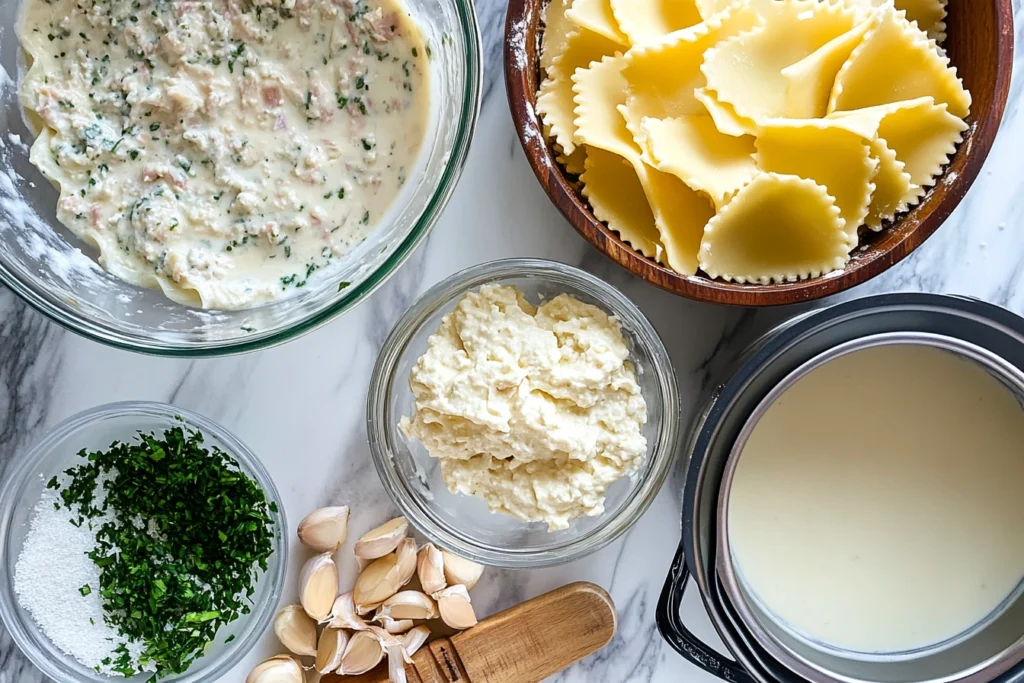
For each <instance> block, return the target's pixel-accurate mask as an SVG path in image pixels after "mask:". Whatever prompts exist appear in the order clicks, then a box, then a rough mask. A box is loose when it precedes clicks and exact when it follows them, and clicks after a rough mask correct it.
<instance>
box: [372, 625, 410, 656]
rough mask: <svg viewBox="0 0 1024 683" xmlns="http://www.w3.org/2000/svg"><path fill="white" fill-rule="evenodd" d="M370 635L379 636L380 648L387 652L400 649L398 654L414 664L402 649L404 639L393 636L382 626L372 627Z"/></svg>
mask: <svg viewBox="0 0 1024 683" xmlns="http://www.w3.org/2000/svg"><path fill="white" fill-rule="evenodd" d="M369 631H370V633H372V634H373V635H375V636H377V640H379V641H380V646H381V647H383V648H384V651H385V652H388V651H389V650H392V649H395V648H397V649H398V652H400V653H401V654H402V658H403V659H404V660H405V661H407V662H409V663H410V664H412V659H410V658H409V657H408V656H406V655H405V650H404V649H403V648H402V639H401V638H399V637H398V636H395V635H392V634H390V633H388V632H387V631H385V630H384V629H382V628H381V627H380V626H371V627H370V628H369Z"/></svg>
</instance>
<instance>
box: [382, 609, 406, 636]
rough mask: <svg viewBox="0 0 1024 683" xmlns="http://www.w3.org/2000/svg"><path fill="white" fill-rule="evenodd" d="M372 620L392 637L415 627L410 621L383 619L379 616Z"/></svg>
mask: <svg viewBox="0 0 1024 683" xmlns="http://www.w3.org/2000/svg"><path fill="white" fill-rule="evenodd" d="M373 620H374V621H376V622H377V623H379V624H380V625H381V628H383V629H384V630H385V631H387V632H388V633H390V634H391V635H393V636H397V635H401V634H403V633H405V632H406V631H408V630H409V629H411V628H412V627H413V626H415V624H414V623H413V620H412V619H392V618H391V617H385V616H381V615H379V614H378V615H377V616H375V617H374V618H373Z"/></svg>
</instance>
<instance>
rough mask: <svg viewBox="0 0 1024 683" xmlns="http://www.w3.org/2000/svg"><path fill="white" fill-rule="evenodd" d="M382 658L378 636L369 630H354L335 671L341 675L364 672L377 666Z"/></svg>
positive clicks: (353, 674)
mask: <svg viewBox="0 0 1024 683" xmlns="http://www.w3.org/2000/svg"><path fill="white" fill-rule="evenodd" d="M382 659H384V646H383V645H381V643H380V640H379V639H378V637H377V636H376V635H374V634H373V633H371V632H370V631H369V630H366V631H356V632H355V633H354V634H352V637H351V638H349V640H348V644H347V645H346V646H345V652H344V654H342V656H341V665H340V666H339V667H338V669H337V672H338V673H339V674H341V675H342V676H355V675H358V674H364V673H366V672H367V671H369V670H370V669H372V668H373V667H375V666H377V664H379V663H380V660H382Z"/></svg>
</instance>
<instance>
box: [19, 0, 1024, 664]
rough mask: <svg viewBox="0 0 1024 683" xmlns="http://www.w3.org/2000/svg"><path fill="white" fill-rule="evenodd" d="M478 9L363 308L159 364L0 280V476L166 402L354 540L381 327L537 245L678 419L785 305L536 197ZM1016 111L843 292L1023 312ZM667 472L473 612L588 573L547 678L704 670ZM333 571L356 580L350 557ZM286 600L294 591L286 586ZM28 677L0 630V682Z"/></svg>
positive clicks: (366, 473) (491, 1)
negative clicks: (704, 274)
mask: <svg viewBox="0 0 1024 683" xmlns="http://www.w3.org/2000/svg"><path fill="white" fill-rule="evenodd" d="M954 1H967V0H954ZM1021 2H1022V0H1013V4H1014V9H1015V10H1016V11H1017V14H1016V16H1017V35H1018V57H1017V60H1018V61H1017V63H1016V64H1015V67H1017V68H1015V76H1019V75H1020V74H1019V67H1020V65H1021V61H1020V60H1021V59H1024V47H1022V46H1021V45H1020V42H1019V38H1020V35H1021V29H1022V28H1024V26H1022V24H1024V19H1022V16H1021V14H1020V12H1019V10H1020V5H1021ZM478 12H479V15H480V17H479V18H480V24H481V28H482V31H483V34H484V35H483V37H484V56H485V61H486V74H485V81H486V82H485V99H484V103H483V111H482V114H481V118H480V122H479V126H478V128H477V134H476V139H475V142H474V143H473V147H472V151H471V153H470V156H469V162H468V166H467V168H466V170H465V173H464V174H463V178H462V181H461V183H460V185H459V187H458V189H457V190H456V192H455V195H454V197H453V199H452V201H451V204H450V205H449V206H448V208H447V210H446V212H445V214H444V216H443V217H442V219H441V221H440V222H439V223H438V225H437V226H436V228H435V229H434V231H433V233H432V234H431V235H430V238H429V240H428V241H427V242H426V243H425V244H423V245H422V246H420V247H419V249H418V250H417V251H416V253H415V254H413V256H412V257H411V258H410V259H409V261H408V262H407V263H406V264H405V265H404V266H403V267H402V268H401V269H400V270H399V271H398V273H397V274H395V275H394V277H392V278H391V280H390V281H388V283H387V284H386V285H385V286H383V287H382V288H381V289H380V290H379V291H377V292H376V293H375V294H374V295H373V296H372V297H371V299H370V300H369V301H368V302H366V303H364V304H362V305H360V306H359V307H358V308H356V309H355V310H353V311H352V312H350V313H348V314H347V315H345V316H344V317H343V318H340V319H337V320H334V321H333V322H331V323H330V324H328V325H326V326H324V327H322V328H321V329H319V330H317V331H315V332H313V333H312V334H309V335H307V336H305V337H302V338H300V339H297V340H295V341H292V342H290V343H288V344H286V345H284V346H281V347H278V348H274V349H270V350H266V351H262V352H258V353H253V354H249V355H244V356H238V357H230V358H223V359H215V360H196V361H188V360H167V359H159V358H150V357H145V356H141V355H134V354H131V353H128V352H124V351H117V350H114V349H110V348H107V347H104V346H101V345H99V344H96V343H93V342H89V341H86V340H84V339H81V338H79V337H77V336H75V335H73V334H71V333H69V332H66V331H64V330H63V329H61V328H60V327H58V326H57V325H55V324H52V323H50V322H48V321H47V320H46V319H45V318H43V317H42V316H41V315H39V314H37V313H35V312H33V311H32V310H30V309H28V308H27V307H26V306H25V305H23V304H22V303H20V302H19V301H18V300H17V299H16V298H15V297H14V296H13V295H12V294H11V293H10V292H8V291H6V290H3V289H0V476H2V473H3V471H4V470H5V468H6V465H8V464H9V463H10V461H11V460H12V459H14V458H17V457H18V455H19V454H21V453H22V452H24V450H25V449H26V447H27V446H29V445H30V444H32V443H33V442H34V441H35V440H36V439H37V438H38V437H39V435H40V434H41V433H42V431H43V430H44V429H45V428H46V427H48V426H50V425H53V424H54V423H56V422H58V421H60V420H63V419H64V418H66V417H68V416H70V415H72V414H73V413H76V412H78V411H80V410H84V409H86V408H89V407H92V406H95V405H98V404H101V403H106V402H109V401H118V400H127V399H151V400H159V401H168V402H171V403H174V404H177V405H179V406H182V407H185V408H189V409H192V410H195V411H197V412H199V413H202V414H204V415H207V416H208V417H210V418H212V419H214V420H216V421H218V422H220V423H221V424H223V425H225V426H226V427H228V428H229V429H231V430H232V431H234V432H235V433H236V434H237V435H238V436H239V437H241V439H242V440H243V441H245V442H246V443H247V444H248V445H249V446H250V447H252V448H253V450H254V451H255V452H256V453H257V454H258V455H259V456H260V457H261V458H262V459H263V461H264V462H265V463H266V465H267V468H268V469H269V470H270V473H271V475H273V477H274V479H275V481H276V482H277V485H278V487H279V489H280V490H281V493H282V494H283V497H284V501H285V504H286V506H287V510H288V513H289V514H290V516H291V524H292V525H293V527H294V524H295V523H297V521H298V519H299V518H301V517H302V516H303V515H304V514H305V513H306V512H308V511H309V510H311V509H313V508H315V507H318V506H319V505H321V504H327V503H347V504H349V505H351V506H352V508H353V511H354V512H353V517H352V520H351V529H352V533H353V534H356V535H358V534H361V533H362V532H363V531H365V530H366V529H368V528H370V527H371V526H374V525H375V524H377V523H378V522H380V521H383V520H384V519H385V518H387V517H388V516H389V515H391V514H392V513H393V512H394V508H393V506H392V504H391V501H390V500H389V499H388V497H387V495H386V494H385V493H384V490H383V489H382V488H381V486H380V484H379V482H378V480H377V475H376V473H375V472H374V470H373V466H372V464H371V463H370V456H369V453H368V449H367V445H366V434H365V428H364V426H363V416H364V402H365V396H366V390H367V383H368V381H369V373H370V368H371V366H372V364H373V361H374V359H375V357H376V355H377V350H378V349H379V348H380V346H381V344H382V343H383V341H384V338H385V337H386V335H387V334H388V332H389V330H390V329H391V326H392V324H393V323H394V322H395V321H396V320H397V319H398V317H399V316H400V315H401V314H402V312H403V311H404V310H405V309H406V308H407V307H408V306H409V305H410V304H411V303H412V302H413V300H414V299H415V298H416V296H417V295H418V294H420V293H421V292H422V291H423V290H425V289H426V288H427V287H429V286H430V285H432V284H434V283H435V282H437V281H438V280H440V279H441V278H443V277H445V276H447V275H449V274H451V273H453V272H455V271H457V270H460V269H462V268H464V267H467V266H470V265H473V264H477V263H481V262H484V261H489V260H493V259H498V258H505V257H511V256H542V257H545V258H550V259H556V260H559V261H564V262H566V263H570V264H574V265H577V266H582V267H585V268H586V269H587V270H589V271H591V272H594V273H596V274H597V275H599V276H600V277H603V278H605V279H607V280H609V281H610V282H612V283H613V284H615V285H617V286H618V287H620V288H621V289H622V290H623V291H624V292H626V293H627V295H629V296H630V297H632V298H633V300H634V301H636V302H637V303H638V304H639V305H640V307H641V308H642V309H643V310H644V311H645V312H646V314H647V315H648V316H649V317H650V318H651V320H652V322H653V323H654V325H655V327H657V329H658V331H659V332H660V334H661V335H662V337H663V339H664V340H665V343H666V345H667V346H668V348H669V351H670V352H671V354H672V358H673V361H674V363H675V368H676V371H677V374H678V378H679V384H680V389H681V392H682V395H683V410H684V415H688V414H690V413H691V412H692V411H693V410H694V408H695V405H694V404H695V401H696V397H697V396H698V395H699V394H700V392H701V390H702V389H703V388H704V386H705V385H706V384H707V383H708V382H709V381H710V378H711V377H712V376H713V375H714V373H715V369H716V368H718V367H720V366H721V365H722V364H724V363H725V362H727V361H728V359H730V358H732V357H733V356H734V355H735V354H736V353H737V352H738V351H739V350H741V349H742V348H743V346H744V345H745V343H746V342H747V341H748V340H750V339H752V338H753V337H754V336H755V335H756V334H757V333H758V332H759V331H761V330H763V329H765V328H766V327H767V326H769V325H772V324H773V323H775V322H777V321H779V320H781V319H783V318H785V317H788V316H790V315H793V314H795V313H796V312H797V311H798V309H796V308H788V309H774V310H769V311H760V312H756V313H755V312H754V311H750V310H743V309H728V308H722V307H716V306H710V305H703V304H696V303H693V302H690V301H687V300H684V299H681V298H677V297H675V296H673V295H670V294H667V293H665V292H663V291H660V290H658V289H656V288H654V287H652V286H649V285H647V284H645V283H643V282H641V281H639V280H637V279H634V278H632V277H631V276H629V275H627V274H626V273H625V272H624V271H622V270H620V269H619V268H618V267H617V266H615V265H614V264H612V263H611V262H610V261H608V260H606V259H605V258H604V257H603V256H601V255H600V254H599V253H597V252H596V251H595V250H594V249H592V248H591V247H590V246H589V245H588V244H586V243H585V242H584V241H583V240H582V239H581V238H580V237H579V236H578V235H577V234H576V233H575V232H574V231H573V230H572V228H571V227H570V226H569V225H568V224H567V223H566V222H565V221H564V220H563V219H562V217H561V215H560V214H559V213H558V212H557V211H556V210H555V209H554V207H553V206H552V205H551V204H550V203H549V201H548V199H547V197H546V196H545V194H544V192H543V190H542V189H541V187H540V186H539V185H538V183H537V181H536V179H535V178H534V176H533V174H532V173H531V171H530V168H529V165H528V164H527V162H526V159H525V157H524V155H523V152H522V148H521V147H520V145H519V142H518V140H517V138H516V135H515V130H514V129H513V126H512V121H511V119H510V117H509V113H508V107H507V104H506V99H505V89H504V83H503V82H502V77H501V45H502V29H503V26H504V3H502V2H501V1H500V0H478ZM1020 107H1021V82H1020V79H1019V78H1016V77H1015V80H1014V84H1013V90H1012V92H1011V94H1010V103H1009V106H1008V108H1007V110H1006V116H1005V119H1004V122H1003V128H1002V131H1001V133H1000V135H999V139H998V140H997V142H996V145H995V148H994V149H993V151H992V154H991V156H990V157H989V159H988V162H987V164H986V166H985V168H984V170H983V171H982V174H981V176H980V178H979V179H978V182H977V183H976V184H975V186H974V188H973V189H972V190H971V192H970V193H969V194H968V195H967V197H966V199H965V200H964V201H963V203H962V204H961V205H960V207H959V208H958V210H957V211H956V212H955V213H954V214H953V217H952V218H951V219H950V220H949V221H948V222H947V223H946V224H945V225H944V226H943V227H942V229H941V230H939V232H938V233H937V234H936V235H935V236H934V237H932V238H931V239H930V240H929V241H928V242H927V243H926V244H925V245H924V246H923V247H922V248H921V249H920V250H918V251H917V252H916V253H915V254H914V255H913V256H911V257H910V258H909V259H907V260H906V261H904V262H903V263H901V264H900V265H899V266H897V267H896V268H894V269H893V270H892V271H890V272H889V273H887V274H885V275H884V276H882V277H879V278H877V279H876V280H874V281H872V282H870V283H868V284H867V285H864V286H861V287H860V288H858V289H856V290H854V291H852V292H850V293H849V294H848V295H846V296H864V295H866V294H870V293H874V292H878V291H896V290H903V291H906V290H918V291H933V292H952V293H959V294H969V295H973V296H976V297H979V298H982V299H985V300H988V301H991V302H994V303H997V304H1000V305H1002V306H1006V307H1008V308H1010V309H1012V310H1014V311H1015V312H1017V313H1021V314H1024V231H1022V227H1024V192H1022V180H1021V169H1022V164H1021V160H1020V154H1021V150H1024V117H1022V116H1021V111H1020ZM833 301H834V300H833ZM680 474H681V468H678V467H677V471H676V474H675V476H674V477H673V478H672V479H671V480H670V481H669V482H668V483H667V484H666V485H665V487H664V489H663V490H662V491H661V494H660V495H659V496H658V498H657V500H656V501H655V502H654V504H653V506H652V507H651V509H650V510H649V511H648V512H647V514H646V515H645V516H644V518H643V519H642V520H641V521H640V522H639V523H638V524H637V525H636V527H635V528H634V529H633V530H632V531H631V532H630V533H629V534H627V535H626V536H624V537H623V538H621V539H619V540H618V541H617V542H615V543H613V544H612V545H611V546H609V547H607V548H605V549H604V550H602V551H600V552H598V553H597V554H595V555H593V556H591V557H589V558H586V559H584V560H580V561H578V562H575V563H573V564H570V565H565V566H562V567H557V568H552V569H544V570H534V571H504V570H489V571H488V572H487V573H485V575H484V578H483V579H482V580H481V582H480V584H479V585H478V587H477V588H476V589H474V592H473V597H474V604H475V605H476V607H477V613H478V614H480V615H486V614H491V613H493V612H495V611H497V610H499V609H502V608H505V607H508V606H510V605H512V604H515V603H517V602H520V601H522V600H524V599H527V598H530V597H532V596H535V595H538V594H540V593H543V592H546V591H548V590H550V589H552V588H555V587H558V586H560V585H562V584H565V583H568V582H570V581H575V580H582V579H585V580H589V581H593V582H595V583H598V584H600V585H602V586H604V587H605V588H606V589H608V591H609V592H610V593H611V595H612V596H613V598H614V599H615V602H616V605H617V608H618V615H619V631H618V634H617V635H616V636H615V639H614V640H613V641H612V643H611V644H609V645H608V646H607V647H606V648H605V649H603V650H602V651H601V652H599V653H598V654H596V655H594V656H592V657H590V658H588V659H586V660H584V661H583V662H581V663H580V664H578V665H576V666H574V667H573V668H571V669H569V670H567V671H566V672H564V673H563V674H561V675H559V676H557V677H555V678H554V679H552V680H555V681H558V682H559V683H590V682H591V681H595V680H600V681H605V682H607V683H617V682H620V681H650V682H653V683H666V682H668V681H687V683H701V682H706V683H710V681H713V680H714V679H713V678H711V677H710V676H707V675H705V674H703V673H702V672H700V671H698V670H696V669H695V668H693V667H691V666H690V665H689V664H687V663H686V662H684V661H683V660H682V658H680V657H679V656H678V655H676V653H675V652H674V651H672V650H671V649H670V648H669V647H668V646H667V645H666V644H665V643H664V642H663V641H662V639H661V637H660V636H659V635H658V633H657V630H656V628H655V625H654V607H655V603H656V602H657V597H658V594H659V592H660V590H661V585H662V582H663V581H664V578H665V574H666V573H667V571H668V565H669V562H670V560H671V557H672V554H673V553H674V551H675V547H676V544H677V541H678V538H679V510H680V501H679V498H680ZM292 531H293V530H292ZM303 557H304V556H303V555H302V553H301V552H296V553H294V555H293V557H292V558H291V568H290V569H291V573H292V576H291V578H292V581H290V582H289V586H293V584H294V583H295V580H294V579H295V577H296V576H297V572H298V568H299V565H300V563H301V560H302V559H303ZM343 572H344V574H345V576H346V577H347V580H353V579H354V576H355V572H356V568H355V563H354V561H353V562H351V563H350V564H348V565H345V566H343ZM291 590H292V591H294V588H292V589H291ZM287 597H288V598H289V599H292V598H294V593H293V592H292V593H290V594H289V595H288V596H287ZM684 613H685V614H686V615H688V624H689V625H691V626H692V627H693V629H694V630H695V631H696V632H697V633H698V634H699V635H701V636H703V637H705V638H707V639H708V640H709V642H718V641H717V639H716V638H715V637H714V634H713V629H712V627H711V625H710V622H709V621H708V620H707V617H706V616H705V615H704V614H703V612H702V610H701V607H700V603H699V598H697V597H696V595H694V594H693V591H691V592H690V594H688V595H687V601H686V603H685V604H684ZM276 652H277V650H276V648H275V642H274V636H273V634H272V633H271V634H268V635H266V636H265V637H264V638H263V640H262V641H261V642H260V643H259V645H258V646H257V647H256V648H255V649H254V650H253V652H252V653H250V655H249V656H248V657H247V658H246V659H245V660H244V661H243V662H242V663H241V664H240V665H239V666H238V667H237V668H236V669H235V670H233V671H232V672H231V673H230V674H229V675H227V676H225V677H224V678H222V679H221V680H223V681H225V682H227V683H241V682H242V681H244V679H245V676H246V673H247V672H248V671H249V669H251V668H252V666H254V665H255V664H256V663H258V662H259V661H260V660H261V659H262V658H264V657H266V656H269V655H271V654H276ZM42 680H43V677H42V675H41V674H40V673H39V672H38V671H36V670H35V669H34V668H33V667H32V665H31V664H29V663H28V662H27V660H25V658H24V657H22V655H21V654H20V652H18V651H17V648H16V647H15V646H14V644H13V643H12V642H11V640H10V638H9V636H8V635H7V633H6V632H5V631H4V630H3V628H2V626H0V683H38V682H39V681H42Z"/></svg>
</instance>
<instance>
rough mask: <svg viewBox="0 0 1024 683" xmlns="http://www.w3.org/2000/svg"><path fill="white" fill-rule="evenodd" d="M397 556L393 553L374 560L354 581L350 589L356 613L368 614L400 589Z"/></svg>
mask: <svg viewBox="0 0 1024 683" xmlns="http://www.w3.org/2000/svg"><path fill="white" fill-rule="evenodd" d="M397 564H398V556H397V555H395V553H391V554H389V555H385V556H384V557H382V558H380V559H377V560H374V561H373V562H372V563H371V564H370V565H369V566H368V567H367V568H366V569H364V570H363V572H362V573H361V574H360V575H359V578H357V579H356V585H355V587H354V588H353V589H352V598H353V599H354V600H355V604H356V612H358V613H359V614H368V613H369V612H371V611H373V610H374V609H376V608H377V606H378V605H380V604H381V603H382V602H384V601H385V600H387V599H388V598H390V597H391V596H392V595H394V594H395V593H397V592H398V589H399V588H401V586H400V585H399V581H398V569H397Z"/></svg>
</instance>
